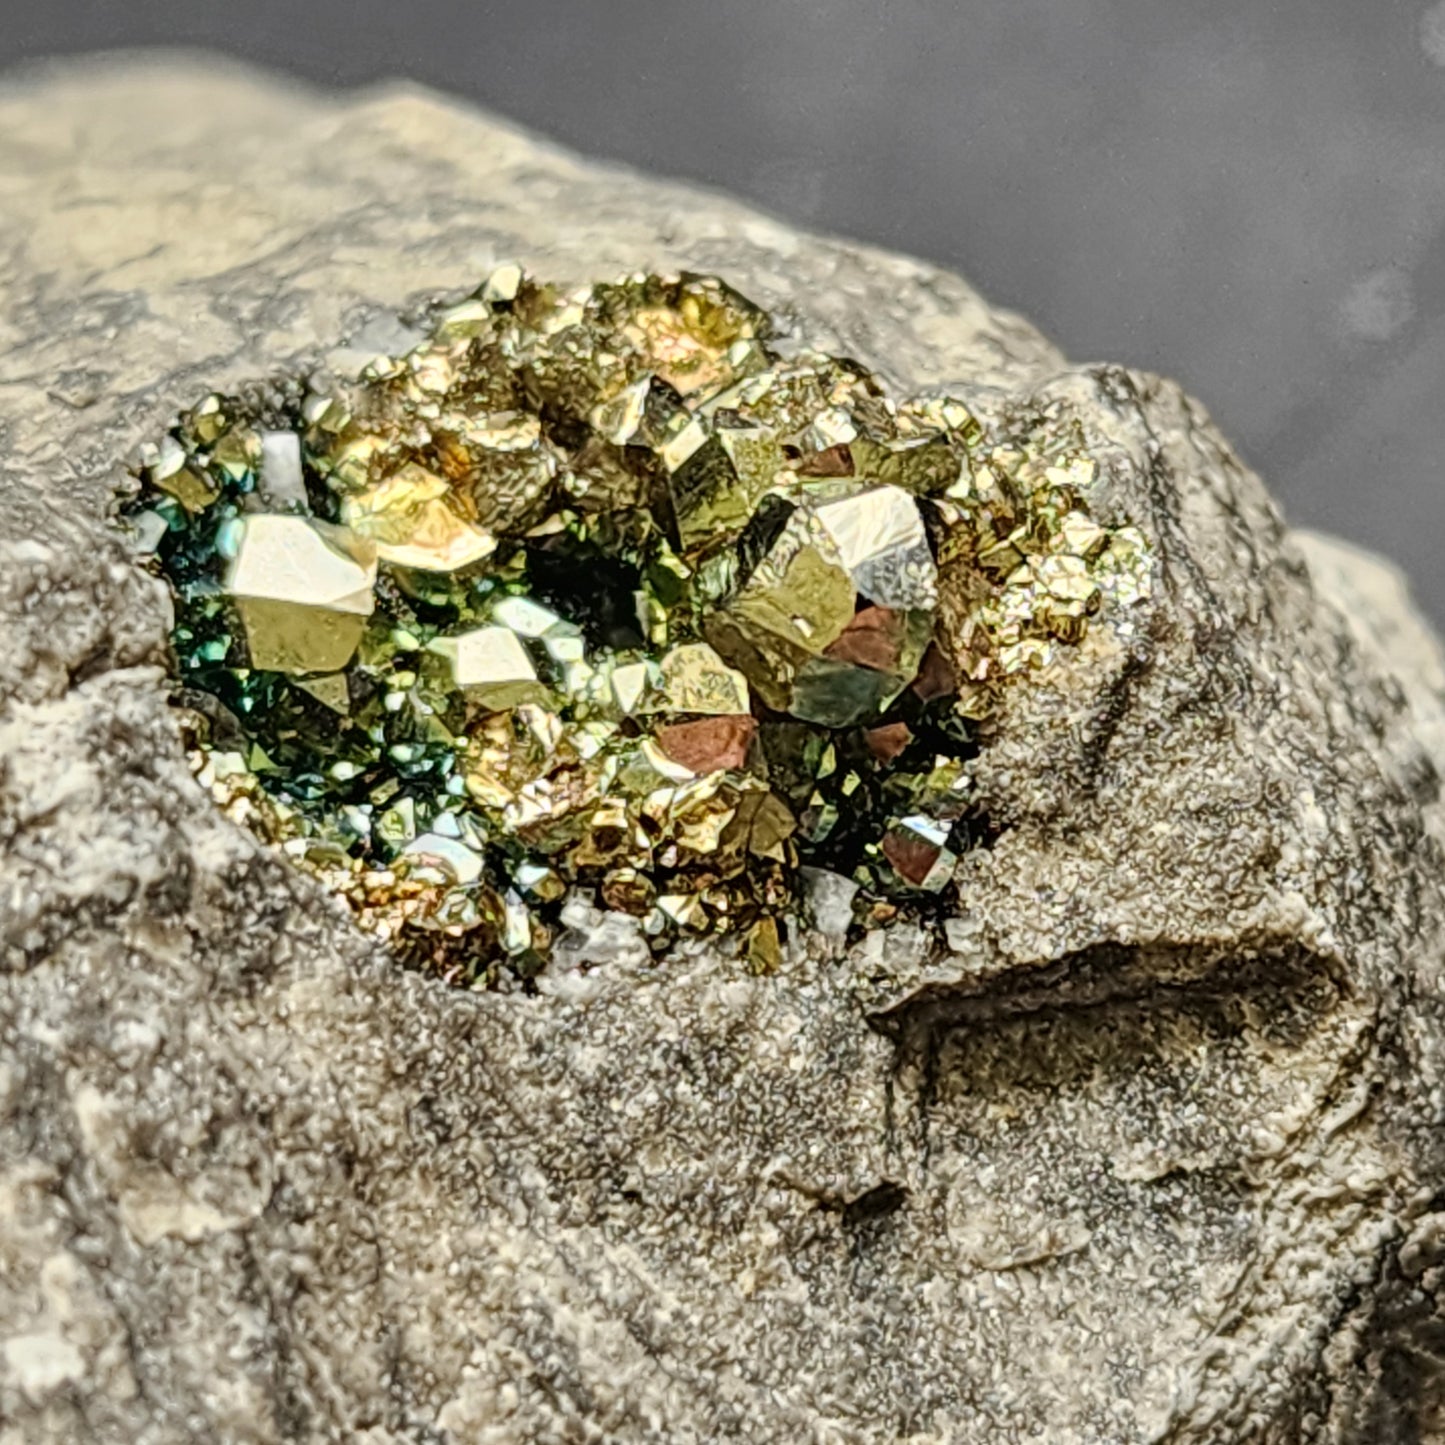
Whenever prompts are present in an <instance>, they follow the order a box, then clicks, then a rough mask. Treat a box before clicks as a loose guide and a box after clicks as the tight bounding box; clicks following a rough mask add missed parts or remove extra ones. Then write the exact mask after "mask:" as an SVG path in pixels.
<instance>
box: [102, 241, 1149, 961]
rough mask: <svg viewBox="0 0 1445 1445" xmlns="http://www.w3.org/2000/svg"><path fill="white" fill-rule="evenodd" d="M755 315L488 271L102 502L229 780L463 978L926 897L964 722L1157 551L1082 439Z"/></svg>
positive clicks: (357, 901)
mask: <svg viewBox="0 0 1445 1445" xmlns="http://www.w3.org/2000/svg"><path fill="white" fill-rule="evenodd" d="M769 334H770V329H769V324H768V318H767V316H766V315H765V314H764V313H762V312H761V311H759V310H758V309H757V308H755V307H754V306H752V305H751V304H750V303H749V302H747V301H746V300H744V299H743V298H742V297H741V296H739V295H738V294H737V293H736V292H734V291H732V290H731V289H729V288H728V287H727V286H726V285H724V284H723V283H722V282H720V281H717V280H715V279H712V278H710V277H704V276H682V277H655V276H635V277H629V278H626V279H624V280H622V281H619V282H616V283H612V284H605V285H596V286H592V287H588V288H585V289H583V290H580V291H571V292H563V291H559V290H556V289H554V288H552V287H549V286H545V285H541V284H537V283H535V282H534V281H532V280H531V279H529V278H528V277H526V276H525V275H524V274H523V273H522V272H521V271H520V269H518V268H516V267H504V268H502V269H501V270H499V271H497V272H495V273H494V274H493V275H492V276H491V277H490V278H489V279H488V280H487V281H486V283H485V284H484V285H483V286H482V287H481V288H480V289H479V290H478V291H477V292H476V293H475V295H473V296H472V297H470V298H469V299H467V300H465V301H463V302H462V303H461V304H459V305H456V306H453V307H452V308H451V309H449V310H447V311H445V312H443V313H441V314H440V316H439V317H438V318H437V320H436V324H435V329H434V331H433V332H432V334H431V337H430V339H429V340H427V341H426V342H424V343H423V344H422V345H420V346H418V347H417V348H416V349H415V350H413V351H412V352H410V353H409V354H407V355H405V356H401V357H397V358H395V359H379V360H377V361H375V362H373V363H372V364H371V365H370V366H369V367H368V368H367V369H366V371H365V372H363V373H362V376H361V378H360V380H359V381H358V382H356V383H355V384H351V385H346V386H343V385H339V384H337V385H332V384H329V383H327V384H324V385H321V386H320V387H319V389H312V390H309V391H306V392H305V393H304V394H301V393H298V394H297V396H296V400H295V402H294V405H289V404H284V403H277V402H276V401H275V400H274V398H273V399H271V400H270V401H266V402H256V403H254V404H250V403H247V402H245V401H243V400H239V399H229V398H225V397H219V396H211V397H208V398H207V399H206V400H205V401H203V402H202V403H201V404H200V405H199V406H197V407H196V408H195V409H194V410H192V411H190V412H188V413H186V414H185V415H184V416H183V417H182V418H181V419H180V422H179V423H178V425H177V426H176V427H175V428H174V430H173V431H172V433H171V434H170V435H169V436H168V437H166V438H165V440H164V441H163V442H162V443H161V444H160V445H159V446H158V447H156V448H152V449H150V450H149V451H148V453H147V455H146V456H145V458H144V465H143V469H142V489H141V495H140V496H139V498H138V499H137V500H136V501H135V502H134V503H133V504H132V505H130V506H129V507H128V508H127V513H128V516H129V517H130V520H131V523H132V525H133V527H134V528H135V529H136V530H137V532H138V533H139V534H140V536H141V538H142V544H143V546H144V547H145V548H147V549H148V550H149V551H151V552H152V553H153V558H154V565H155V566H156V567H157V569H158V570H159V571H160V573H161V574H163V575H164V576H165V577H166V578H167V579H168V580H169V581H170V583H171V586H172V588H173V590H174V593H175V597H176V626H175V631H174V635H173V636H174V644H175V652H176V660H177V665H178V669H179V675H180V682H181V688H180V692H179V700H180V701H181V702H182V703H183V704H184V705H185V706H186V708H187V709H188V715H189V717H190V720H191V726H192V728H193V731H194V736H195V739H196V751H195V754H194V759H195V763H196V766H197V768H198V771H199V772H200V775H201V777H202V778H203V779H204V780H205V781H206V782H207V783H208V784H209V785H210V786H211V788H212V790H213V791H214V793H215V795H216V797H217V799H218V801H219V802H221V803H222V804H223V805H224V806H225V807H226V808H227V809H228V810H229V811H230V812H231V813H232V814H233V815H234V816H235V817H237V818H238V819H240V820H242V821H244V822H246V823H247V824H248V825H250V826H251V827H253V828H254V829H256V831H257V832H258V833H260V835H261V836H262V837H264V838H265V839H267V840H268V841H271V842H273V843H275V844H276V845H277V846H279V847H280V848H281V849H282V850H283V851H284V852H285V853H286V854H288V855H289V856H290V857H292V858H293V859H295V860H296V861H297V862H299V863H301V864H302V865H303V866H305V867H306V868H308V869H310V870H311V871H313V872H314V873H316V874H318V875H319V876H320V877H321V878H323V879H324V880H325V881H326V882H327V883H328V884H329V885H330V886H331V887H333V888H334V889H335V890H336V891H337V892H339V893H341V894H342V895H343V896H344V897H346V898H347V899H348V900H349V902H350V903H351V905H352V906H353V908H354V909H355V911H356V914H357V917H358V919H359V921H360V922H361V923H362V924H363V925H364V926H365V927H367V928H370V929H372V930H374V931H376V932H377V933H379V934H382V935H383V936H385V937H387V938H390V939H392V940H393V941H394V942H395V943H396V944H397V945H398V946H400V947H401V948H402V949H403V950H404V952H405V953H406V954H408V955H409V956H410V957H411V958H413V959H414V960H416V961H417V962H419V963H421V964H422V965H423V966H427V967H433V968H436V969H438V970H439V971H441V972H443V973H446V974H447V975H448V976H450V977H452V978H454V979H458V980H462V981H469V982H475V981H485V980H491V979H495V978H496V977H498V976H499V971H500V970H502V969H504V968H509V969H510V970H511V971H512V972H513V973H517V974H522V975H524V976H525V975H528V974H530V973H533V972H535V971H536V969H537V968H538V967H540V966H541V965H542V963H543V962H544V961H545V958H546V956H547V954H548V951H549V948H550V947H551V946H552V944H553V942H554V940H555V939H556V938H557V935H558V933H559V930H562V929H564V928H565V927H566V925H567V922H568V919H569V909H571V910H574V912H573V914H572V915H570V916H574V917H575V916H576V915H575V910H576V909H578V908H581V909H583V911H584V912H586V911H587V908H588V905H589V904H595V906H596V907H598V908H603V909H607V910H613V911H618V912H622V913H625V914H630V915H633V916H634V917H635V918H636V919H638V920H639V923H640V931H641V933H642V934H643V935H644V936H646V937H649V938H651V939H652V940H654V942H655V945H656V946H657V947H658V948H662V947H665V946H667V945H668V944H670V943H672V942H674V941H675V940H677V939H678V938H679V937H682V936H687V935H692V936H701V935H717V934H725V935H734V936H737V937H738V938H740V939H741V940H743V942H744V947H745V949H746V957H747V958H748V960H749V962H750V965H751V966H752V967H754V968H756V969H764V970H765V969H768V968H771V967H773V966H775V964H776V962H777V959H778V956H779V946H780V930H785V929H786V920H787V919H788V918H789V917H792V916H794V915H795V914H797V913H799V912H800V911H803V912H806V909H807V907H808V905H809V898H808V897H807V896H806V895H807V894H808V892H809V891H810V890H811V891H812V892H813V893H814V894H816V895H817V896H818V897H826V899H827V900H828V903H827V905H826V906H827V907H829V908H830V909H831V910H832V913H833V914H834V915H835V916H834V920H833V922H834V926H835V928H836V914H837V912H838V909H839V907H840V906H841V907H842V908H843V909H844V910H847V909H848V908H849V907H850V906H851V909H852V913H851V917H852V918H853V920H854V921H855V922H856V923H857V924H859V925H863V926H866V925H867V924H869V923H872V922H881V921H886V920H887V919H889V918H892V917H895V916H896V915H897V914H898V913H899V912H900V911H909V910H912V911H914V912H918V913H924V912H927V911H929V909H930V905H931V906H932V911H933V912H940V911H944V909H943V908H940V906H939V905H940V904H941V905H944V908H946V906H947V905H950V904H951V903H952V901H953V900H952V899H951V897H950V895H951V892H952V889H951V878H952V872H953V867H954V864H955V863H956V861H957V857H958V854H959V852H960V850H962V849H964V848H966V847H968V846H970V844H971V842H973V841H975V840H976V838H977V835H978V832H979V827H980V824H979V820H978V819H977V818H976V817H975V816H974V811H975V810H973V809H972V808H971V803H970V776H969V761H970V759H971V758H972V757H973V756H974V754H975V751H976V745H975V742H974V738H975V732H976V729H977V728H978V727H979V725H980V722H981V720H984V719H986V717H987V715H988V713H989V710H990V708H991V707H992V706H993V705H994V704H995V702H996V700H997V698H998V696H999V692H1000V689H1002V688H1004V687H1006V686H1009V685H1011V679H1013V678H1015V677H1016V676H1019V675H1022V674H1025V673H1027V672H1029V671H1032V670H1034V669H1037V668H1040V667H1044V666H1047V665H1048V663H1049V662H1050V660H1051V658H1052V657H1053V656H1054V653H1055V650H1056V649H1057V648H1059V647H1060V646H1069V645H1073V644H1076V643H1077V642H1078V641H1079V640H1080V639H1081V638H1082V637H1083V635H1084V630H1085V628H1086V626H1087V625H1088V622H1089V619H1090V618H1091V616H1093V615H1094V614H1096V613H1099V612H1100V611H1101V609H1102V610H1112V611H1114V612H1119V611H1121V610H1122V609H1124V608H1127V607H1128V606H1129V605H1130V604H1131V603H1132V602H1134V601H1137V600H1138V599H1139V598H1141V597H1143V596H1145V595H1147V592H1148V588H1149V576H1150V557H1149V553H1148V549H1147V547H1146V544H1145V541H1144V538H1143V537H1142V536H1141V534H1140V533H1139V532H1138V531H1137V530H1136V529H1135V528H1133V527H1131V526H1127V525H1125V526H1114V527H1109V526H1105V525H1103V524H1102V523H1101V522H1100V521H1098V520H1096V518H1095V517H1094V516H1092V515H1091V513H1090V510H1089V499H1090V495H1091V491H1092V489H1093V485H1094V481H1095V464H1094V462H1093V460H1092V459H1091V458H1090V457H1089V455H1088V454H1087V452H1086V451H1085V449H1084V446H1083V443H1082V439H1081V438H1080V437H1079V435H1078V434H1077V432H1076V431H1075V430H1074V429H1073V428H1072V427H1071V426H1070V425H1068V424H1065V423H1062V422H1057V421H1053V422H1051V421H1050V420H1049V419H1047V418H1042V417H1035V418H1033V419H1031V420H1030V421H1028V422H1027V423H1026V424H1025V423H1019V424H1011V425H1010V426H1009V427H1007V428H1002V429H1001V428H1000V427H999V426H997V425H995V426H994V427H992V428H989V427H985V426H984V425H982V424H981V423H980V422H979V421H977V420H976V419H975V417H974V416H973V414H972V413H971V412H970V410H969V409H968V408H967V407H966V406H965V405H963V404H962V403H960V402H959V401H956V400H952V399H949V398H947V397H941V396H931V397H926V398H919V399H914V400H909V401H903V402H897V403H895V402H894V401H893V400H891V399H890V398H888V397H887V396H885V395H884V393H883V389H882V387H881V386H880V385H879V383H878V382H877V381H876V380H875V379H874V378H873V377H872V376H870V375H869V374H868V372H867V371H865V370H864V369H863V368H862V367H860V366H858V365H857V364H855V363H853V362H850V361H845V360H840V359H838V358H835V357H830V356H823V355H819V354H816V353H813V352H809V351H806V350H800V349H797V348H790V349H788V350H787V351H786V353H784V352H783V349H782V344H781V343H778V344H776V345H774V346H770V345H769V339H768V338H769ZM815 906H822V905H815ZM592 916H593V917H595V914H594V915H592ZM845 922H846V914H845Z"/></svg>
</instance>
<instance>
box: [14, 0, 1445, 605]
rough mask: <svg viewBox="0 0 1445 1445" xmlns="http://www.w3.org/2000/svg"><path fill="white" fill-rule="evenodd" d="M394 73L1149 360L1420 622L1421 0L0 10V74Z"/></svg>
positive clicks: (168, 4) (1428, 306)
mask: <svg viewBox="0 0 1445 1445" xmlns="http://www.w3.org/2000/svg"><path fill="white" fill-rule="evenodd" d="M162 43H167V44H186V45H204V46H208V47H214V48H217V49H221V50H224V51H226V52H229V53H230V54H233V55H237V56H241V57H245V58H248V59H252V60H256V61H261V62H264V63H266V64H269V65H273V66H280V67H284V68H285V69H287V70H290V71H292V72H294V73H296V74H299V75H303V76H307V77H311V78H313V79H316V80H320V81H326V82H332V83H339V84H345V85H355V84H358V83H362V82H366V81H369V80H373V79H377V78H379V77H384V76H391V75H405V76H408V77H411V78H412V79H415V80H419V81H422V82H425V83H427V84H431V85H435V86H440V87H443V88H445V89H447V90H451V91H454V92H456V93H458V94H461V95H465V96H469V97H472V98H474V99H476V100H478V101H480V102H482V103H483V104H485V105H487V106H490V107H492V108H494V109H496V110H499V111H502V112H504V113H505V114H507V115H510V116H512V117H515V118H516V119H518V120H521V121H523V122H525V123H527V124H529V125H531V126H533V127H536V128H539V129H541V130H543V131H546V132H548V133H550V134H552V135H553V136H555V137H557V138H559V139H561V140H563V141H565V142H568V143H570V144H572V145H575V146H577V147H580V148H582V149H584V150H587V151H591V152H595V153H599V154H603V155H609V156H616V157H620V158H623V159H626V160H629V161H633V162H636V163H637V164H639V165H643V166H647V167H651V168H654V169H657V170H659V171H663V172H668V173H672V174H675V175H680V176H689V177H694V178H697V179H700V180H704V181H707V182H710V183H712V184H715V185H718V186H723V187H726V188H729V189H731V190H735V191H738V192H741V193H743V194H745V195H747V196H750V197H753V198H755V199H756V200H759V201H761V202H762V203H764V204H765V205H767V206H769V207H771V208H772V209H773V210H775V211H777V212H779V213H780V214H782V215H785V216H789V217H793V218H796V219H797V220H800V221H804V222H807V223H809V224H812V225H816V226H821V227H825V228H828V229H830V230H837V231H842V232H846V233H850V234H853V235H857V236H861V237H866V238H868V239H870V240H874V241H879V242H883V243H885V244H888V245H891V246H896V247H899V248H902V249H904V250H908V251H911V252H914V253H917V254H921V255H924V256H928V257H930V258H932V259H935V260H939V261H942V262H945V263H947V264H949V265H952V266H956V267H957V268H959V269H960V270H962V271H963V272H964V273H965V274H966V275H967V276H968V277H969V278H970V279H971V280H972V281H973V282H974V283H975V284H976V285H978V286H979V287H980V288H982V289H983V290H984V292H985V293H986V294H988V295H989V296H990V297H991V298H992V299H994V300H996V301H999V302H1002V303H1005V304H1007V305H1010V306H1014V307H1017V308H1019V309H1021V310H1023V311H1025V312H1027V313H1028V314H1029V315H1030V316H1031V317H1032V318H1033V319H1034V320H1035V321H1037V322H1038V323H1039V324H1040V325H1041V326H1042V327H1043V328H1044V330H1045V331H1047V332H1048V333H1049V334H1050V335H1052V336H1053V337H1054V338H1055V339H1056V340H1057V341H1058V342H1060V343H1061V344H1062V345H1063V346H1064V347H1065V349H1066V350H1068V351H1069V352H1070V354H1072V355H1073V356H1075V357H1076V358H1079V359H1090V358H1110V359H1114V360H1120V361H1125V362H1129V363H1131V364H1134V365H1140V366H1145V367H1149V368H1153V369H1155V370H1159V371H1164V372H1167V373H1170V374H1172V375H1174V376H1176V377H1178V378H1179V379H1180V380H1182V381H1183V382H1184V383H1185V384H1186V385H1187V386H1188V387H1189V388H1190V389H1191V390H1192V391H1193V392H1195V393H1196V394H1197V395H1199V396H1200V397H1202V398H1203V399H1204V400H1205V401H1206V402H1207V403H1208V404H1209V405H1210V407H1211V408H1212V409H1213V410H1214V412H1215V414H1216V416H1217V417H1218V418H1219V420H1220V421H1221V422H1222V424H1223V425H1224V427H1225V429H1226V431H1227V432H1228V433H1229V434H1230V435H1231V437H1233V438H1234V440H1235V441H1236V443H1237V444H1238V445H1239V446H1240V448H1241V449H1242V450H1243V451H1244V453H1245V455H1246V456H1247V457H1248V458H1249V460H1250V461H1252V462H1253V463H1254V464H1255V465H1256V466H1257V467H1259V468H1260V470H1261V471H1263V472H1264V474H1265V476H1266V478H1267V479H1268V480H1269V482H1270V484H1271V485H1272V486H1273V488H1274V489H1275V492H1276V494H1277V495H1278V496H1280V497H1281V498H1282V499H1283V501H1284V503H1285V506H1286V509H1287V511H1288V512H1289V513H1290V515H1291V516H1292V518H1294V519H1295V520H1296V521H1299V522H1303V523H1307V524H1310V525H1313V526H1320V527H1326V528H1329V529H1331V530H1334V531H1336V532H1339V533H1341V534H1342V535H1345V536H1348V537H1351V538H1354V539H1356V540H1359V541H1362V542H1365V543H1367V544H1368V545H1371V546H1374V547H1377V548H1379V549H1381V550H1383V551H1386V552H1388V553H1390V554H1391V555H1393V556H1395V557H1396V558H1398V559H1399V560H1400V561H1401V562H1403V563H1404V564H1405V566H1406V567H1407V568H1408V569H1409V571H1410V573H1411V574H1412V577H1413V579H1414V583H1415V587H1416V590H1417V593H1418V594H1419V595H1420V596H1421V598H1422V599H1423V600H1424V601H1425V602H1426V604H1427V606H1429V607H1430V609H1431V610H1432V611H1433V612H1434V614H1435V616H1436V617H1437V618H1438V619H1441V620H1445V568H1442V567H1441V565H1440V563H1439V561H1438V558H1437V553H1438V551H1439V548H1440V546H1441V543H1442V541H1445V467H1442V461H1441V455H1440V453H1441V446H1442V442H1445V415H1442V413H1445V406H1442V402H1445V0H1438V3H1437V0H1424V3H1422V0H953V3H949V0H572V3H562V0H551V3H549V0H474V3H466V0H430V3H428V0H285V3H279V0H228V3H198V0H136V3H117V0H89V3H87V0H0V63H4V64H7V65H14V64H20V63H23V62H26V61H30V60H35V59H38V58H42V57H45V56H48V55H53V54H58V53H62V52H70V51H81V50H92V49H96V48H100V47H110V46H136V45H153V44H162Z"/></svg>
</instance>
